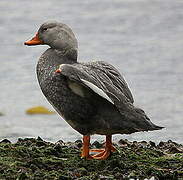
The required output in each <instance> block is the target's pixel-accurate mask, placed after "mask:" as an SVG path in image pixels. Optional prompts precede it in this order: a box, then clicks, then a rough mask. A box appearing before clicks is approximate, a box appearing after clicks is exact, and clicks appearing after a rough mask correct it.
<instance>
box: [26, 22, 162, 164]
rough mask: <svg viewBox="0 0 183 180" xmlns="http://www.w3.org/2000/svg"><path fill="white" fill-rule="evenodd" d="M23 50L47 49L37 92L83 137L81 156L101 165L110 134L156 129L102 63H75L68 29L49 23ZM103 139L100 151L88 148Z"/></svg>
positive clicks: (73, 43)
mask: <svg viewBox="0 0 183 180" xmlns="http://www.w3.org/2000/svg"><path fill="white" fill-rule="evenodd" d="M24 44H25V45H27V46H35V45H48V46H49V48H48V49H47V50H46V51H45V52H44V53H43V54H42V55H41V57H40V58H39V60H38V63H37V67H36V72H37V79H38V82H39V85H40V88H41V90H42V92H43V94H44V96H45V97H46V98H47V100H48V101H49V103H50V104H51V105H52V106H53V107H54V109H55V110H56V111H57V113H58V114H59V115H60V116H61V117H62V118H63V119H64V120H65V121H66V122H67V123H68V124H69V125H70V126H71V127H72V128H73V129H75V130H76V131H78V132H79V133H80V134H81V135H82V136H83V145H82V149H81V157H82V158H85V159H98V160H105V159H107V158H108V157H109V156H110V155H111V154H112V153H113V152H115V151H116V148H115V146H114V145H113V143H112V135H114V134H131V133H135V132H140V131H153V130H160V129H162V128H163V127H160V126H157V125H155V124H154V123H153V122H151V120H150V119H149V117H148V116H147V115H146V113H145V112H144V111H143V110H142V109H140V108H138V107H136V106H134V98H133V95H132V93H131V91H130V89H129V86H128V84H127V82H126V81H125V79H124V77H123V76H122V75H121V73H120V72H119V71H118V70H117V69H116V68H115V67H114V66H113V65H111V64H109V63H107V62H105V61H91V62H78V41H77V39H76V37H75V35H74V33H73V31H72V29H71V28H70V27H69V26H68V25H66V24H64V23H61V22H57V21H47V22H45V23H43V24H42V25H41V26H40V28H39V29H38V31H37V33H36V35H35V36H34V37H33V38H32V39H31V40H27V41H25V42H24ZM94 134H98V135H105V137H106V141H105V147H104V148H103V149H90V137H91V135H94Z"/></svg>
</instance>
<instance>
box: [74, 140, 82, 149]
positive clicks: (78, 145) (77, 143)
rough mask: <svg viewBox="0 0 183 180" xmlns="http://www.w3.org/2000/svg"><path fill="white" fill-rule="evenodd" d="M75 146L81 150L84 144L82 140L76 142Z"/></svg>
mask: <svg viewBox="0 0 183 180" xmlns="http://www.w3.org/2000/svg"><path fill="white" fill-rule="evenodd" d="M75 145H76V146H77V147H78V148H79V149H80V148H81V147H82V146H83V143H82V141H81V140H76V141H75Z"/></svg>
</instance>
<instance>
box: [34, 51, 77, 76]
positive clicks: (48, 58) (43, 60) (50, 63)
mask: <svg viewBox="0 0 183 180" xmlns="http://www.w3.org/2000/svg"><path fill="white" fill-rule="evenodd" d="M73 63H77V50H75V49H70V50H67V51H64V50H62V51H60V50H56V49H52V48H49V49H47V50H46V51H45V52H44V53H43V54H42V56H41V57H40V59H39V61H38V64H37V75H38V79H42V78H43V79H44V78H46V77H48V76H49V75H50V73H54V72H55V71H56V70H57V69H58V68H59V65H61V64H73Z"/></svg>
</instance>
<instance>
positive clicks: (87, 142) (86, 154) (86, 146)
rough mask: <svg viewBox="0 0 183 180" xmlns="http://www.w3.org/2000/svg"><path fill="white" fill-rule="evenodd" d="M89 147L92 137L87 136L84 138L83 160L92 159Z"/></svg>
mask: <svg viewBox="0 0 183 180" xmlns="http://www.w3.org/2000/svg"><path fill="white" fill-rule="evenodd" d="M89 146H90V136H87V135H85V136H83V147H82V153H81V157H82V158H86V159H92V157H91V156H90V153H89V152H90V150H89Z"/></svg>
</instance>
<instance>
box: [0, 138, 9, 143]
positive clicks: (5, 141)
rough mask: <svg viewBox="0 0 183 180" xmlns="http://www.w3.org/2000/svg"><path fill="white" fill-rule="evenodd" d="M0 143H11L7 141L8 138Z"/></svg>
mask: <svg viewBox="0 0 183 180" xmlns="http://www.w3.org/2000/svg"><path fill="white" fill-rule="evenodd" d="M0 143H8V144H11V141H9V140H8V139H3V140H2V141H1V142H0Z"/></svg>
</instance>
